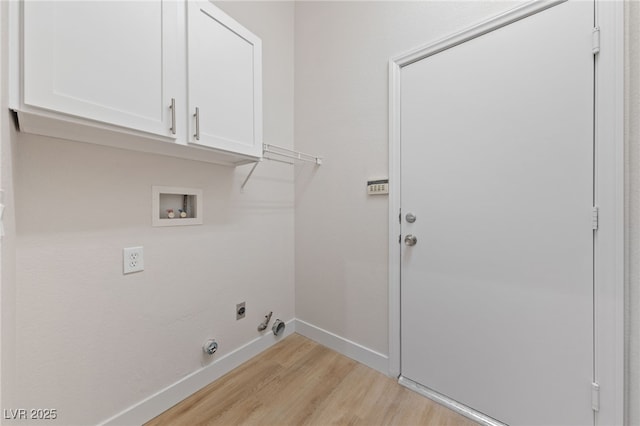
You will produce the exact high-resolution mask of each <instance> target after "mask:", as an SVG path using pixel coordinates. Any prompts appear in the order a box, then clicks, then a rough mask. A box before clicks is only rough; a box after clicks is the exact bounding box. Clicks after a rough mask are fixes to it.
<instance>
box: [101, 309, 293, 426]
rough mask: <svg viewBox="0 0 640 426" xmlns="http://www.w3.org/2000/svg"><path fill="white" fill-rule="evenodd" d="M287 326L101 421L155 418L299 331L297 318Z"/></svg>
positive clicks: (133, 421) (137, 421)
mask: <svg viewBox="0 0 640 426" xmlns="http://www.w3.org/2000/svg"><path fill="white" fill-rule="evenodd" d="M286 325H287V326H286V328H285V331H284V333H283V334H282V336H278V337H275V336H274V335H273V334H272V333H266V334H265V335H263V336H260V337H258V338H256V339H254V340H252V341H250V342H249V343H247V344H246V345H244V346H241V347H239V348H238V349H236V350H235V351H233V352H230V353H228V354H226V355H224V356H223V357H221V358H220V359H217V360H215V361H214V362H212V363H211V364H210V365H207V366H206V367H204V368H202V369H200V370H198V371H195V372H193V373H191V374H190V375H188V376H186V377H184V378H183V379H181V380H179V381H177V382H176V383H174V384H172V385H170V386H168V387H166V388H165V389H163V390H161V391H159V392H157V393H156V394H154V395H151V396H150V397H148V398H147V399H145V400H143V401H141V402H139V403H137V404H135V405H133V406H131V407H129V408H127V409H126V410H124V411H123V412H121V413H119V414H117V415H115V416H113V417H111V418H110V419H107V420H105V421H104V422H102V423H100V424H101V425H104V426H117V425H118V426H119V425H141V424H143V423H145V422H147V421H149V420H151V419H152V418H154V417H156V416H157V415H159V414H161V413H163V412H164V411H166V410H168V409H169V408H171V407H173V406H174V405H175V404H177V403H178V402H180V401H182V400H183V399H185V398H187V397H188V396H189V395H192V394H193V393H195V392H197V391H198V390H200V389H202V388H203V387H205V386H207V385H208V384H209V383H211V382H213V381H214V380H216V379H218V378H220V377H222V376H223V375H225V374H226V373H228V372H229V371H231V370H233V369H234V368H236V367H238V366H239V365H241V364H242V363H244V362H247V361H248V360H250V359H251V358H253V357H254V356H256V355H258V354H259V353H260V352H262V351H264V350H265V349H267V348H269V347H270V346H272V345H274V344H275V343H277V342H278V341H279V340H281V339H283V338H285V337H287V336H289V335H290V334H293V333H295V332H296V322H295V320H289V321H287V323H286Z"/></svg>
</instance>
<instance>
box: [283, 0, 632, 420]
mask: <svg viewBox="0 0 640 426" xmlns="http://www.w3.org/2000/svg"><path fill="white" fill-rule="evenodd" d="M513 5H514V4H513V3H507V2H499V1H498V2H492V1H482V2H300V3H298V4H297V6H296V32H295V35H296V55H295V69H296V85H295V89H296V93H295V97H296V103H295V110H296V118H295V125H296V134H295V136H296V147H297V149H300V150H302V151H306V152H311V153H317V154H320V155H324V156H325V162H324V165H323V166H322V167H321V168H319V169H317V170H314V169H312V168H304V169H303V168H300V169H298V170H297V171H296V230H295V239H296V316H297V317H298V318H300V319H302V320H305V321H307V322H309V323H312V324H314V325H316V326H318V327H321V328H324V329H326V330H328V331H331V332H333V333H335V334H338V335H340V336H342V337H345V338H347V339H350V340H353V341H355V342H357V343H360V344H362V345H364V346H366V347H368V348H371V349H374V350H376V351H378V352H381V353H385V354H386V353H388V343H387V340H388V339H387V337H388V336H387V321H388V313H387V304H388V297H387V291H388V290H387V285H388V282H387V281H388V280H387V262H388V257H387V256H388V248H387V229H388V225H387V224H388V202H387V199H386V198H385V197H379V196H375V197H368V196H367V195H366V194H365V182H366V180H367V179H369V178H378V177H385V176H387V173H388V168H387V167H388V166H387V164H388V140H387V139H388V138H387V134H388V127H387V126H388V111H387V105H388V99H387V90H388V88H387V79H388V76H387V62H388V60H389V58H390V57H392V56H395V55H398V54H400V53H403V52H405V51H407V50H410V49H411V48H413V47H417V46H419V45H423V44H425V43H427V42H430V41H434V40H436V39H438V38H441V37H443V36H446V35H448V34H450V33H451V32H453V31H456V30H459V29H461V28H464V27H466V26H469V25H471V24H473V23H475V22H477V21H479V20H482V19H485V18H488V17H490V16H493V15H495V14H497V13H499V12H501V11H504V10H507V9H509V8H511V7H513ZM626 16H627V24H626V27H627V41H626V42H627V65H626V93H627V112H626V114H627V116H626V124H627V127H626V142H627V160H626V164H627V188H626V194H627V249H628V253H627V262H626V264H627V292H626V296H627V311H626V317H627V327H626V335H627V337H628V339H627V350H628V352H627V374H626V377H627V411H628V412H627V422H628V424H631V425H640V403H638V401H640V225H639V222H638V220H639V219H638V218H640V171H639V170H640V169H639V168H638V166H637V165H638V164H639V163H640V119H639V118H638V117H640V80H639V76H640V30H639V26H638V23H639V22H640V3H639V2H637V1H630V2H627V15H626ZM329 23H330V24H329Z"/></svg>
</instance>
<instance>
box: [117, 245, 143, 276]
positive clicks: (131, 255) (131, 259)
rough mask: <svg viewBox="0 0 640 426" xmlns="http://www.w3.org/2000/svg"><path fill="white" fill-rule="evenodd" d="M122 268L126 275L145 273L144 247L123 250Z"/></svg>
mask: <svg viewBox="0 0 640 426" xmlns="http://www.w3.org/2000/svg"><path fill="white" fill-rule="evenodd" d="M122 266H123V268H122V272H123V273H124V274H130V273H132V272H138V271H144V256H143V253H142V247H128V248H125V249H124V250H122Z"/></svg>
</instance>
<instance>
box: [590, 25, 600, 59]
mask: <svg viewBox="0 0 640 426" xmlns="http://www.w3.org/2000/svg"><path fill="white" fill-rule="evenodd" d="M591 42H592V50H591V51H592V52H593V54H594V55H597V54H598V53H600V27H595V28H594V29H593V31H592V33H591Z"/></svg>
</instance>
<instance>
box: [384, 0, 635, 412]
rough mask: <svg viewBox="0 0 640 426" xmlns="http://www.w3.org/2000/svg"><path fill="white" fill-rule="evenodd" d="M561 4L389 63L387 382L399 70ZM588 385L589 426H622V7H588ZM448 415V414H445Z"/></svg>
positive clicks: (395, 368)
mask: <svg viewBox="0 0 640 426" xmlns="http://www.w3.org/2000/svg"><path fill="white" fill-rule="evenodd" d="M564 1H566V0H552V1H539V0H537V1H532V2H528V3H525V4H523V5H521V6H518V7H516V8H514V9H511V10H509V11H507V12H504V13H502V14H500V15H498V16H495V17H493V18H490V19H488V20H486V21H483V22H480V23H479V24H477V25H473V26H471V27H469V28H467V29H464V30H462V31H459V32H456V33H454V34H452V35H450V36H448V37H445V38H443V39H440V40H437V41H435V42H433V43H430V44H427V45H425V46H423V47H420V48H417V49H414V50H411V51H409V52H406V53H404V54H401V55H399V56H396V57H394V58H392V59H391V60H390V61H389V185H390V188H389V189H390V191H389V375H390V376H393V377H398V378H401V366H400V343H401V340H400V336H401V330H400V308H401V307H400V271H401V267H400V260H401V258H400V246H399V242H400V239H399V236H400V235H401V224H400V220H399V219H400V217H399V214H400V206H401V204H400V201H401V200H400V188H401V186H400V159H401V157H400V118H401V117H400V87H401V78H402V73H401V69H402V67H404V66H406V65H409V64H411V63H414V62H416V61H419V60H421V59H424V58H427V57H429V56H432V55H435V54H436V53H439V52H442V51H443V50H446V49H449V48H451V47H454V46H456V45H458V44H461V43H464V42H466V41H469V40H471V39H473V38H476V37H479V36H481V35H483V34H486V33H488V32H490V31H493V30H496V29H498V28H501V27H503V26H505V25H509V24H511V23H513V22H515V21H518V20H520V19H523V18H526V17H528V16H531V15H533V14H535V13H538V12H541V11H543V10H545V9H548V8H550V7H553V6H556V5H558V4H560V3H563V2H564ZM594 27H598V28H600V51H599V53H597V55H596V60H595V102H594V107H595V111H594V113H595V120H594V123H595V131H594V137H595V155H594V159H595V170H594V173H595V175H594V198H595V200H596V201H595V202H596V205H597V206H598V208H599V212H600V214H599V223H598V230H597V231H596V232H595V237H594V376H593V377H594V382H595V383H597V384H598V385H599V389H600V391H599V410H598V411H595V412H594V414H595V415H594V420H595V424H596V425H605V424H623V423H624V403H625V395H624V384H625V381H624V359H625V354H624V257H625V250H624V248H625V247H624V244H625V238H624V220H625V214H624V3H623V2H621V1H614V2H611V1H606V0H595V25H594ZM451 408H454V409H456V407H451Z"/></svg>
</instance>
